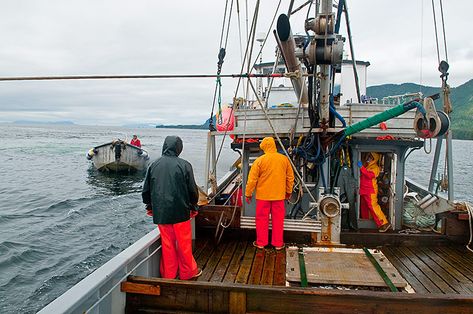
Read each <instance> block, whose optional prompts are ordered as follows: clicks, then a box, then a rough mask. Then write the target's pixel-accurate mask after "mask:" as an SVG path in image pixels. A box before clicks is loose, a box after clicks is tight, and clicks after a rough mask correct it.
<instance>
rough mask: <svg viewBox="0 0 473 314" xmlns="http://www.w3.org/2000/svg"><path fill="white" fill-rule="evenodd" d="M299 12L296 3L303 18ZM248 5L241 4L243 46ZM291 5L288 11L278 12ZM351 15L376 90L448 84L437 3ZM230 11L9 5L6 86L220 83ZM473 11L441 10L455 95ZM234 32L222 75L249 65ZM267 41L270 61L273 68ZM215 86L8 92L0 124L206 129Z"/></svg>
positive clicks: (208, 5)
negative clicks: (40, 78)
mask: <svg viewBox="0 0 473 314" xmlns="http://www.w3.org/2000/svg"><path fill="white" fill-rule="evenodd" d="M261 1H262V8H261V9H260V12H261V16H260V18H259V20H258V28H257V32H267V30H268V27H269V23H270V21H271V18H272V16H273V15H274V8H272V7H275V6H276V5H277V3H278V1H277V0H261ZM248 2H249V3H251V4H252V5H253V4H254V3H255V2H256V1H255V0H248ZM303 2H304V0H296V7H297V6H299V5H300V4H302V3H303ZM435 2H436V3H437V7H438V0H436V1H435ZM244 3H245V1H241V0H240V10H241V12H240V15H241V28H242V30H243V36H246V35H245V28H246V26H245V23H246V21H245V19H246V16H245V6H244ZM288 3H289V1H288V0H283V1H282V4H281V11H283V12H285V11H287V7H288ZM348 4H349V9H350V19H351V26H352V32H353V40H354V46H355V54H356V56H357V59H359V60H365V61H370V63H371V66H370V67H369V68H368V85H379V84H383V83H403V82H414V83H421V82H422V83H423V84H427V85H434V86H439V85H440V79H439V73H438V71H437V55H436V50H435V37H434V31H433V20H432V8H431V1H430V0H398V1H392V0H357V1H348ZM422 5H423V9H422ZM224 6H225V1H224V0H200V1H163V0H154V1H151V0H134V1H130V0H129V1H124V0H106V1H97V0H68V1H64V0H48V1H37V0H36V1H34V0H17V1H2V3H1V4H0V43H1V45H0V76H2V77H3V76H34V75H89V74H90V75H91V74H97V75H106V74H213V73H215V71H216V62H217V53H218V48H219V40H220V32H221V27H222V20H223V11H224ZM471 12H473V1H467V0H449V1H444V13H445V20H446V21H445V22H446V32H447V43H448V57H449V63H450V78H449V82H450V84H451V86H458V85H461V84H463V83H464V82H466V81H468V80H470V79H472V78H473V61H472V60H473V41H472V40H471V39H472V38H471V33H470V32H471V29H472V28H473V22H472V19H471V16H470V15H471ZM305 16H306V10H301V11H299V12H298V13H296V14H295V15H294V16H293V17H292V18H291V24H292V27H293V32H294V33H301V32H302V31H303V20H304V18H305ZM437 18H438V20H440V17H439V15H437ZM232 21H233V23H232V25H231V29H230V37H229V43H228V47H227V57H226V59H225V63H224V67H223V73H226V74H229V73H238V72H239V66H240V65H239V60H240V58H241V54H240V46H239V42H238V25H237V23H236V21H237V15H236V14H234V15H233V17H232ZM422 21H423V22H424V23H423V27H422V23H421V22H422ZM249 22H250V23H251V17H249ZM343 22H344V20H343ZM343 32H344V33H345V29H344V28H343ZM270 38H271V41H269V42H268V44H267V48H266V49H265V50H264V60H265V61H273V59H274V46H275V44H274V41H273V40H272V35H271V36H270ZM441 43H443V42H441ZM442 47H443V44H442ZM345 49H347V50H348V44H345ZM421 51H422V53H421ZM443 56H444V53H443V48H442V50H441V57H443ZM421 70H422V75H421ZM421 77H422V79H421ZM214 84H215V81H214V79H175V80H163V79H159V80H110V81H48V82H0V122H5V121H15V120H42V121H56V120H71V121H74V122H76V123H79V124H99V125H122V124H128V123H151V124H156V123H164V124H178V123H179V124H187V123H196V124H200V123H203V122H204V121H205V119H207V118H208V116H209V114H210V109H211V105H212V97H213V89H214ZM235 84H236V80H235V79H225V80H223V101H224V102H230V101H231V99H232V97H233V93H234V88H235Z"/></svg>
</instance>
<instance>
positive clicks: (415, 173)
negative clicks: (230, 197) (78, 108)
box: [0, 124, 473, 313]
mask: <svg viewBox="0 0 473 314" xmlns="http://www.w3.org/2000/svg"><path fill="white" fill-rule="evenodd" d="M0 132H1V134H2V135H3V140H2V145H1V147H0V170H1V174H2V175H1V177H2V179H1V181H0V230H1V233H0V313H19V312H21V313H35V312H37V311H38V310H39V309H41V308H42V307H44V306H45V305H46V304H48V303H49V302H51V301H52V300H53V299H54V298H56V297H57V296H59V295H61V294H62V293H63V292H64V291H66V290H67V289H68V288H70V287H71V286H73V285H74V284H75V283H77V282H78V281H79V280H80V279H82V278H84V277H85V276H87V275H88V274H90V273H91V272H92V271H93V270H95V269H96V268H98V267H99V266H101V265H102V264H104V263H105V262H106V261H108V260H109V259H111V258H112V257H113V256H115V255H116V254H118V253H119V252H121V251H122V250H124V249H125V248H126V247H128V246H129V245H130V244H132V243H133V242H134V241H136V240H137V239H139V238H140V237H142V236H143V235H145V234H146V233H147V232H148V231H150V230H151V229H152V228H154V225H153V224H152V221H151V218H148V217H147V216H146V215H145V213H144V210H143V205H142V203H141V194H140V191H141V184H142V180H143V175H140V174H138V175H126V176H123V175H121V176H117V175H107V174H102V173H98V172H97V171H95V170H94V169H92V167H91V164H90V163H89V162H88V161H87V160H86V158H85V155H86V152H87V151H88V150H89V149H90V148H91V147H93V146H95V145H98V144H101V143H105V142H108V141H110V140H111V139H112V138H116V137H121V138H123V134H127V135H128V138H130V137H131V135H132V134H134V133H137V134H138V135H139V137H140V139H141V141H142V143H143V145H144V146H143V147H144V148H145V149H147V150H148V151H149V152H150V156H151V159H155V158H157V157H159V155H160V154H161V145H162V142H163V141H164V138H165V136H166V135H170V134H176V135H179V136H181V137H182V139H183V141H184V151H183V153H182V157H183V158H185V159H187V160H189V161H190V162H191V163H192V165H193V167H194V172H195V175H196V179H197V181H198V183H199V184H202V183H203V166H204V161H205V148H206V138H207V137H206V132H205V131H199V130H169V129H127V128H119V127H86V126H75V125H73V126H56V125H37V126H26V125H5V124H4V125H0ZM228 146H229V145H227V144H226V145H224V150H223V153H222V157H221V161H222V162H221V163H220V164H219V169H218V173H219V174H220V175H223V174H224V172H225V171H226V170H227V169H228V167H229V165H230V164H231V163H232V162H233V161H234V160H235V159H236V158H237V154H236V153H234V152H232V151H231V150H230V149H229V148H228ZM454 153H455V161H454V162H455V169H454V171H455V175H456V182H455V192H456V198H457V199H468V200H470V201H473V193H472V192H473V175H472V174H473V159H472V158H471V156H473V142H472V141H454ZM430 160H431V155H428V156H426V155H425V154H424V153H422V152H421V151H417V152H415V153H413V154H412V155H411V156H410V157H409V159H408V166H407V173H408V174H410V177H412V178H413V179H415V180H417V181H419V182H420V183H422V184H424V185H427V180H428V177H429V173H430V171H429V167H430Z"/></svg>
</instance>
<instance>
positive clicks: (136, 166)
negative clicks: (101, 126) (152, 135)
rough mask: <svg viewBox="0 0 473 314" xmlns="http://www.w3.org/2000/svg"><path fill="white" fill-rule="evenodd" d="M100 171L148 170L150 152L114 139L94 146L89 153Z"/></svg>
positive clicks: (89, 156) (89, 157)
mask: <svg viewBox="0 0 473 314" xmlns="http://www.w3.org/2000/svg"><path fill="white" fill-rule="evenodd" d="M87 157H88V159H90V160H92V163H93V165H94V167H95V168H96V169H98V170H100V171H111V172H124V171H143V170H146V167H147V166H148V162H149V155H148V153H147V152H146V151H145V150H144V149H142V148H140V147H136V146H133V145H130V144H128V143H125V142H123V141H114V142H110V143H106V144H103V145H100V146H96V147H95V148H93V149H92V150H91V151H90V152H89V153H88V155H87Z"/></svg>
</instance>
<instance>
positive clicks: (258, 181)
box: [245, 137, 294, 250]
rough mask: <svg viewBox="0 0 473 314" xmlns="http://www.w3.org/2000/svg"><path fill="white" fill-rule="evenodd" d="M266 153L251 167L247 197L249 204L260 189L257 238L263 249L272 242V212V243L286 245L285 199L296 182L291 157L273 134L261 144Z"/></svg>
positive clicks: (258, 246)
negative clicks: (269, 240)
mask: <svg viewBox="0 0 473 314" xmlns="http://www.w3.org/2000/svg"><path fill="white" fill-rule="evenodd" d="M260 148H261V149H262V150H263V151H264V155H262V156H260V157H258V158H257V159H256V160H255V162H254V163H253V166H251V170H250V173H249V175H248V181H247V182H246V189H245V196H246V202H247V203H248V204H249V203H251V200H252V195H253V191H254V190H255V188H256V217H255V220H256V241H255V242H253V245H254V246H255V247H257V248H259V249H262V248H264V247H265V246H266V245H268V227H269V214H270V213H271V222H272V225H273V229H272V237H271V244H272V245H273V246H274V247H275V249H276V250H281V249H283V248H284V239H283V232H284V216H285V215H286V209H285V208H284V199H289V197H290V196H291V193H292V187H293V185H294V172H293V170H292V166H291V163H290V161H289V158H287V157H286V156H284V155H282V154H280V153H278V152H277V150H276V143H275V142H274V139H273V138H272V137H265V138H264V139H263V141H262V142H261V144H260Z"/></svg>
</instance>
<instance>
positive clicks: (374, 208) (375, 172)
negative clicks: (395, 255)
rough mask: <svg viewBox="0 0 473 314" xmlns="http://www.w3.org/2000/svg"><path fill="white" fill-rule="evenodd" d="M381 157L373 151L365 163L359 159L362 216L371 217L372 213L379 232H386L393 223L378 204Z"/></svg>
mask: <svg viewBox="0 0 473 314" xmlns="http://www.w3.org/2000/svg"><path fill="white" fill-rule="evenodd" d="M380 157H381V155H380V154H378V153H375V152H371V153H369V154H368V156H367V158H366V161H365V163H364V164H363V163H362V162H361V161H358V167H359V168H360V216H361V218H362V219H369V218H370V213H371V216H373V219H374V222H375V223H376V226H377V227H378V230H379V232H386V231H388V230H389V228H391V224H390V223H389V222H388V220H387V219H386V216H385V215H384V213H383V211H382V210H381V207H380V206H379V204H378V181H377V178H378V176H379V173H380V167H379V165H378V163H379V160H380Z"/></svg>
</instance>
